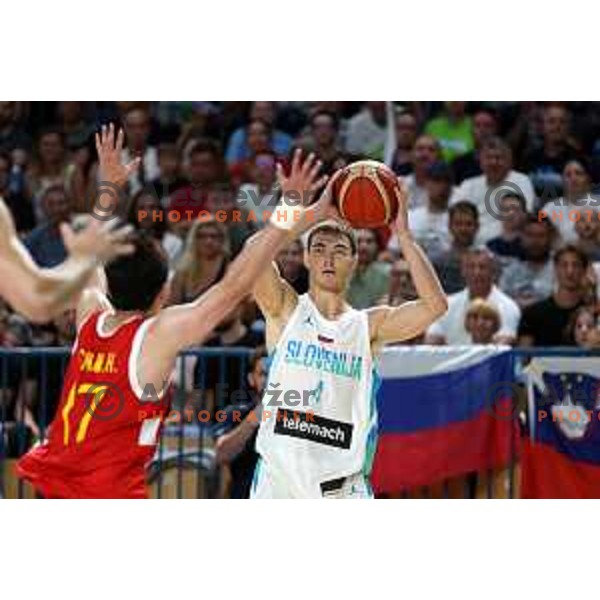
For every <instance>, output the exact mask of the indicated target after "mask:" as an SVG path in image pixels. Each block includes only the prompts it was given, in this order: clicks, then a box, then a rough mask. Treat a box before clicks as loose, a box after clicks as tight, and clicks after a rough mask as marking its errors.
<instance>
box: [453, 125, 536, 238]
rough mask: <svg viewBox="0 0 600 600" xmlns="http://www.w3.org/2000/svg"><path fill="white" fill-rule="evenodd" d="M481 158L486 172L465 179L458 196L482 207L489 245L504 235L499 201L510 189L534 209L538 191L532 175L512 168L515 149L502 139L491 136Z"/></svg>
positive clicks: (481, 232)
mask: <svg viewBox="0 0 600 600" xmlns="http://www.w3.org/2000/svg"><path fill="white" fill-rule="evenodd" d="M480 161H481V170H482V171H483V174H482V175H479V176H477V177H470V178H469V179H465V180H464V181H463V182H462V184H461V185H460V187H459V188H458V191H457V194H456V197H457V199H461V200H469V201H470V202H473V203H474V204H475V205H476V206H477V208H478V209H479V216H480V220H481V229H480V230H479V236H480V237H479V241H480V242H481V243H484V244H485V243H486V242H488V241H489V240H491V239H492V238H494V237H496V236H498V235H500V232H501V229H502V227H501V225H502V221H501V220H500V219H498V217H497V216H496V213H499V212H500V210H499V208H498V204H499V202H500V201H501V198H502V197H504V195H506V193H507V192H513V193H515V192H516V193H518V194H519V195H521V196H523V198H525V202H526V204H527V210H528V212H531V211H532V210H533V207H534V206H533V205H534V200H535V193H534V190H533V186H532V185H531V181H530V180H529V177H527V175H525V174H524V173H519V172H518V171H514V170H513V169H512V151H511V149H510V147H509V146H508V145H507V144H506V143H505V142H504V141H503V140H501V139H500V138H497V137H494V138H490V139H488V140H486V141H485V142H484V143H483V145H482V149H481V155H480ZM486 200H487V206H486Z"/></svg>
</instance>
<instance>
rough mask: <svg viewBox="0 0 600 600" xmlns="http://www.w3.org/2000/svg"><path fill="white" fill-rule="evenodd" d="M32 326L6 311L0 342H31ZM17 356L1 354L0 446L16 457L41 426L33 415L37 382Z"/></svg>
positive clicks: (19, 344)
mask: <svg viewBox="0 0 600 600" xmlns="http://www.w3.org/2000/svg"><path fill="white" fill-rule="evenodd" d="M31 342H32V340H31V329H30V327H29V325H28V324H27V322H26V321H24V320H23V319H22V318H21V317H19V316H17V315H15V314H12V315H11V314H9V313H8V312H6V311H5V310H3V315H2V319H1V325H0V345H1V346H2V347H3V348H5V349H11V348H19V347H22V346H30V345H31ZM19 358H20V357H19V356H17V355H9V354H7V355H3V356H2V357H0V374H1V377H0V448H2V447H3V446H4V455H5V456H8V457H9V458H14V457H17V456H20V455H21V454H23V453H24V452H25V451H26V450H27V449H28V448H29V447H30V446H31V443H32V442H33V441H34V440H35V439H39V437H40V429H39V427H38V424H37V423H36V420H35V418H34V415H33V401H34V383H33V380H32V375H31V372H30V370H28V368H27V367H28V365H27V364H26V363H24V362H23V361H22V360H19Z"/></svg>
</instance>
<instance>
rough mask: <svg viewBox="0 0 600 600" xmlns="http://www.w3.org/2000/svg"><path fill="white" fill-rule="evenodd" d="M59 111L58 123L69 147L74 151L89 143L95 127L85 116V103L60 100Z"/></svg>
mask: <svg viewBox="0 0 600 600" xmlns="http://www.w3.org/2000/svg"><path fill="white" fill-rule="evenodd" d="M57 113H58V114H57V116H58V124H59V126H60V129H61V131H62V134H63V137H64V140H65V144H66V146H67V148H68V149H69V150H71V151H72V150H75V149H76V148H81V147H82V146H85V145H87V144H88V142H89V140H90V138H91V136H92V135H93V133H94V128H93V126H92V124H91V123H88V122H86V120H85V118H84V111H83V103H82V102H71V101H69V102H66V101H65V102H59V103H58V108H57Z"/></svg>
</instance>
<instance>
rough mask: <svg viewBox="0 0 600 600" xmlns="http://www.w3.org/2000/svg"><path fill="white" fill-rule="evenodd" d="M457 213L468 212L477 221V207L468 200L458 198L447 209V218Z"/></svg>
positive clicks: (451, 217)
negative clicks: (457, 200) (458, 199)
mask: <svg viewBox="0 0 600 600" xmlns="http://www.w3.org/2000/svg"><path fill="white" fill-rule="evenodd" d="M457 213H468V214H470V215H471V216H472V217H473V218H474V219H475V220H476V221H477V222H479V211H478V210H477V207H476V206H475V205H474V204H473V203H472V202H469V201H468V200H460V201H459V202H457V203H456V204H453V205H452V206H451V207H450V208H449V209H448V218H449V219H450V220H452V219H453V218H454V215H456V214H457Z"/></svg>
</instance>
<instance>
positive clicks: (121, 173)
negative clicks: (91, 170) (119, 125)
mask: <svg viewBox="0 0 600 600" xmlns="http://www.w3.org/2000/svg"><path fill="white" fill-rule="evenodd" d="M124 138H125V135H124V133H123V130H122V129H120V130H119V133H118V134H117V139H116V143H115V126H114V125H113V124H112V123H111V124H110V125H109V126H108V127H107V126H106V125H103V126H102V130H101V131H100V133H97V134H96V151H97V152H98V160H99V162H100V164H99V171H100V179H101V180H102V181H107V182H110V183H112V184H114V185H117V186H123V185H125V184H126V183H127V179H129V176H130V175H131V174H132V173H135V171H137V169H138V168H139V166H140V162H141V158H134V159H133V160H132V161H131V162H129V163H128V164H126V165H125V164H122V163H121V152H122V150H123V141H124Z"/></svg>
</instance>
